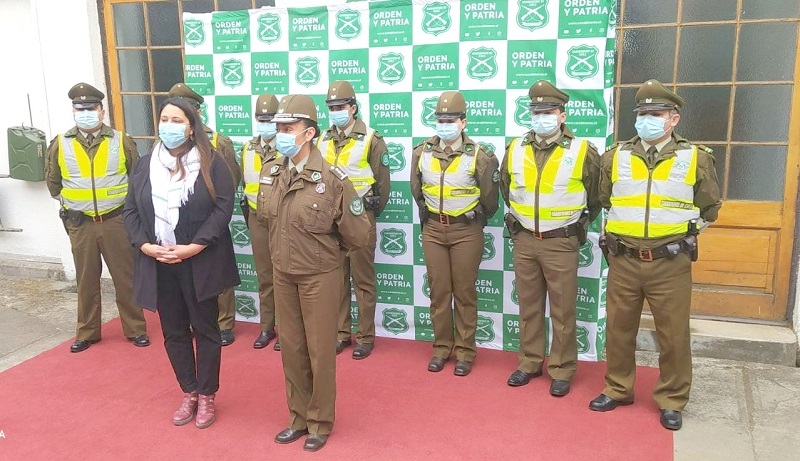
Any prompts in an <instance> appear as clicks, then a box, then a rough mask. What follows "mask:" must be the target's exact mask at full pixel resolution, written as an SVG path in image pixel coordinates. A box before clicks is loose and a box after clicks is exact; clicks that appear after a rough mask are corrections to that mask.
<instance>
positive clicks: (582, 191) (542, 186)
mask: <svg viewBox="0 0 800 461" xmlns="http://www.w3.org/2000/svg"><path fill="white" fill-rule="evenodd" d="M588 146H589V143H588V142H587V141H585V140H579V139H576V140H574V141H573V142H572V143H571V144H570V147H569V149H564V148H563V147H562V146H556V148H555V149H553V153H552V154H550V157H549V158H548V159H547V161H546V162H545V164H544V168H543V169H542V172H541V174H540V173H539V170H538V169H537V168H536V158H535V156H534V152H533V146H532V145H531V144H528V145H522V139H521V138H516V139H514V140H512V141H511V145H510V146H509V147H508V153H509V155H508V165H507V166H508V172H509V174H510V175H511V183H510V185H509V191H508V192H509V193H508V195H509V202H510V203H511V214H512V215H514V216H515V217H516V218H517V219H518V220H519V222H520V224H522V225H523V226H524V227H525V228H527V229H530V230H533V231H537V232H545V231H550V230H553V229H558V228H559V227H564V226H567V225H570V224H572V223H575V222H577V221H578V219H579V218H580V217H581V213H582V212H583V210H584V208H586V188H585V187H584V185H583V164H584V162H585V161H586V150H587V148H588Z"/></svg>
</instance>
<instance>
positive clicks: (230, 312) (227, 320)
mask: <svg viewBox="0 0 800 461" xmlns="http://www.w3.org/2000/svg"><path fill="white" fill-rule="evenodd" d="M169 97H170V98H183V99H186V100H188V101H189V102H191V103H192V104H194V106H195V107H197V111H198V113H199V112H200V105H201V104H203V101H205V99H204V98H203V97H202V96H201V95H199V94H197V93H196V92H195V91H194V90H192V89H191V88H190V87H189V86H188V85H185V84H183V83H176V84H175V85H173V86H172V88H170V90H169ZM203 131H205V133H206V135H207V136H208V139H209V140H210V141H211V145H212V146H213V147H214V150H215V152H217V153H218V154H219V155H221V156H222V158H223V159H225V163H227V164H228V168H229V169H230V170H231V175H232V176H233V185H234V186H236V187H238V185H239V182H240V181H241V180H242V172H241V169H240V168H239V164H238V163H237V162H236V153H235V152H234V149H233V141H231V139H230V138H229V137H227V136H225V135H223V134H220V133H217V132H215V131H214V130H212V129H211V128H210V127H208V126H206V125H205V124H204V125H203ZM234 291H235V287H230V288H226V289H225V290H223V291H222V293H220V295H219V297H218V298H217V301H218V303H219V329H220V330H233V327H234V320H235V318H236V302H235V298H234V294H235V293H234ZM227 344H229V343H227ZM227 344H224V345H227Z"/></svg>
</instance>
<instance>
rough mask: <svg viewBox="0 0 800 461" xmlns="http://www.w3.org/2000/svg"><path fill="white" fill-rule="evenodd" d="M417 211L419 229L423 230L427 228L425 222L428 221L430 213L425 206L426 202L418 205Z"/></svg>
mask: <svg viewBox="0 0 800 461" xmlns="http://www.w3.org/2000/svg"><path fill="white" fill-rule="evenodd" d="M417 209H419V227H420V229H422V228H423V227H425V222H427V221H428V216H429V215H430V211H428V207H427V206H425V202H424V201H423V202H422V203H417Z"/></svg>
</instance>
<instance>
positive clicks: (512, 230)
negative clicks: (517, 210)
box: [503, 213, 522, 238]
mask: <svg viewBox="0 0 800 461" xmlns="http://www.w3.org/2000/svg"><path fill="white" fill-rule="evenodd" d="M503 221H505V223H506V226H505V230H506V232H507V233H508V236H505V235H504V237H506V238H511V236H512V235H516V234H517V232H519V231H520V230H522V224H520V223H519V220H518V219H517V217H516V216H514V215H513V214H511V213H506V215H505V216H503Z"/></svg>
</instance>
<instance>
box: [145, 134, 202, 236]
mask: <svg viewBox="0 0 800 461" xmlns="http://www.w3.org/2000/svg"><path fill="white" fill-rule="evenodd" d="M182 163H183V168H184V170H185V172H186V173H185V174H184V177H183V179H179V178H180V174H177V173H176V174H175V175H172V176H170V170H175V169H176V168H177V162H176V158H175V157H173V156H172V155H171V154H170V153H169V151H168V150H167V148H166V147H164V145H163V144H162V143H160V142H159V143H157V144H156V145H155V146H154V147H153V155H152V157H151V158H150V186H151V187H152V189H153V194H152V195H153V209H154V210H155V231H156V241H157V242H158V244H159V245H163V246H169V245H175V244H176V242H175V226H176V225H177V224H178V217H179V209H180V207H181V206H182V205H183V204H184V203H186V201H187V200H188V199H189V196H190V195H191V194H192V193H194V183H195V181H196V180H197V175H198V173H199V172H200V156H199V155H198V153H197V148H196V147H192V149H191V150H190V151H189V152H188V153H187V154H186V155H185V156H184V157H183V160H182Z"/></svg>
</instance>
